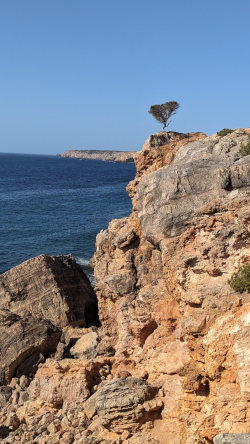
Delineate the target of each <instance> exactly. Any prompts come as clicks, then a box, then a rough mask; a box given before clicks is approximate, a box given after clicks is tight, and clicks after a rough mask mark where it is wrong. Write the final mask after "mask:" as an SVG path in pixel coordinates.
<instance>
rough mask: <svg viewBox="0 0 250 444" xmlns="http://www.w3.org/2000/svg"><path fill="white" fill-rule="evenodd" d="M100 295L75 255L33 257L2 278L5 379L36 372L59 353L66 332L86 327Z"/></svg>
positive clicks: (1, 372) (0, 300)
mask: <svg viewBox="0 0 250 444" xmlns="http://www.w3.org/2000/svg"><path fill="white" fill-rule="evenodd" d="M88 312H90V313H91V312H92V313H96V316H97V301H96V296H95V294H94V292H93V290H92V288H91V286H90V284H89V281H88V278H87V277H86V276H85V275H84V273H83V272H82V270H81V268H80V266H79V265H77V264H76V262H75V261H74V259H73V257H72V256H58V257H50V256H46V255H41V256H38V257H37V258H34V259H30V260H28V261H26V262H24V263H22V264H21V265H18V266H17V267H15V268H12V269H11V270H9V271H7V272H6V273H4V274H2V275H1V276H0V334H1V348H0V364H1V370H0V375H1V379H0V381H1V382H2V383H3V382H6V381H7V382H8V381H10V379H11V378H12V376H14V375H15V374H16V375H17V376H21V375H22V374H29V373H34V370H35V369H36V368H37V366H38V364H39V363H41V362H43V361H44V359H45V357H46V356H49V355H50V354H51V353H53V352H55V351H56V348H57V344H58V342H59V338H60V336H61V330H62V328H63V327H66V326H68V325H81V326H85V324H86V321H87V322H88V316H87V319H86V313H88Z"/></svg>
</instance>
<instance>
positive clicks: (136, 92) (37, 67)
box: [0, 0, 250, 154]
mask: <svg viewBox="0 0 250 444" xmlns="http://www.w3.org/2000/svg"><path fill="white" fill-rule="evenodd" d="M249 17H250V2H249V0H239V1H237V2H235V1H232V0H216V1H215V0H210V1H209V2H207V1H202V0H176V1H175V2H173V1H168V0H67V1H66V0H22V1H20V0H0V64H1V66H0V88H1V91H0V94H1V97H0V100H1V102H0V103H1V107H0V151H1V152H24V153H41V154H43V153H44V154H55V153H57V152H62V151H64V150H65V149H70V148H71V149H74V148H82V149H84V148H86V149H98V148H99V149H125V150H126V149H138V148H140V147H141V145H142V143H143V142H144V140H145V139H146V138H147V137H148V135H149V134H150V133H153V132H157V131H158V130H160V129H161V126H160V124H158V123H157V122H156V121H155V120H154V119H153V117H152V116H151V115H150V114H148V109H149V108H150V106H151V105H152V104H156V103H163V102H166V101H169V100H177V101H178V102H179V103H180V109H179V110H178V112H177V114H176V116H174V119H173V122H172V124H171V127H170V128H169V129H172V130H175V131H180V132H188V131H204V132H206V133H207V134H212V133H214V132H216V131H217V130H220V129H222V128H224V127H229V128H236V127H250V88H249V84H250V81H249V79H250V57H249V55H250V26H249Z"/></svg>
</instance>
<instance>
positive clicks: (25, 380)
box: [19, 375, 30, 389]
mask: <svg viewBox="0 0 250 444" xmlns="http://www.w3.org/2000/svg"><path fill="white" fill-rule="evenodd" d="M29 384H30V380H29V378H28V377H27V376H26V375H22V376H21V378H20V381H19V385H20V387H21V388H22V389H25V388H27V387H28V386H29Z"/></svg>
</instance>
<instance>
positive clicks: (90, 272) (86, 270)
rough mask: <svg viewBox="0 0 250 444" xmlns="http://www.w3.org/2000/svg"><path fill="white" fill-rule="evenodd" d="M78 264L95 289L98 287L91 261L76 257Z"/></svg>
mask: <svg viewBox="0 0 250 444" xmlns="http://www.w3.org/2000/svg"><path fill="white" fill-rule="evenodd" d="M74 257H75V260H76V263H77V264H79V265H80V266H81V268H82V270H83V271H84V273H85V274H86V275H87V276H88V278H89V281H90V283H91V286H92V287H93V288H94V287H95V285H96V280H95V276H94V273H93V268H90V267H89V259H86V258H85V257H81V256H74Z"/></svg>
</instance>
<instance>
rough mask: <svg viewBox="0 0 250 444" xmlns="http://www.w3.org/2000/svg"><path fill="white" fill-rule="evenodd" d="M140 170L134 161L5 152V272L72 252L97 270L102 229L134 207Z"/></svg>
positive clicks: (0, 177)
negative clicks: (133, 186) (93, 261)
mask: <svg viewBox="0 0 250 444" xmlns="http://www.w3.org/2000/svg"><path fill="white" fill-rule="evenodd" d="M134 176H135V165H134V164H133V163H110V162H103V161H99V160H84V161H81V160H79V159H70V158H61V157H57V156H46V155H29V154H4V153H0V273H3V272H5V271H7V270H8V269H10V268H12V267H14V266H16V265H18V264H20V263H21V262H23V261H25V260H27V259H29V258H32V257H35V256H38V255H40V254H48V255H52V256H55V255H60V254H70V253H71V254H73V256H74V257H75V259H76V261H77V262H78V263H79V264H80V265H81V266H82V268H83V269H84V270H85V271H87V273H88V274H90V275H91V271H90V269H89V268H88V262H89V260H90V258H91V257H92V255H93V253H94V251H95V239H96V235H97V233H98V232H99V231H100V230H102V229H105V228H107V226H108V223H109V222H110V221H111V220H112V219H114V218H122V217H124V216H128V215H129V214H130V212H131V199H130V198H129V196H128V194H127V192H126V185H127V184H128V182H129V181H130V180H131V179H133V178H134ZM90 277H91V276H90Z"/></svg>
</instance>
